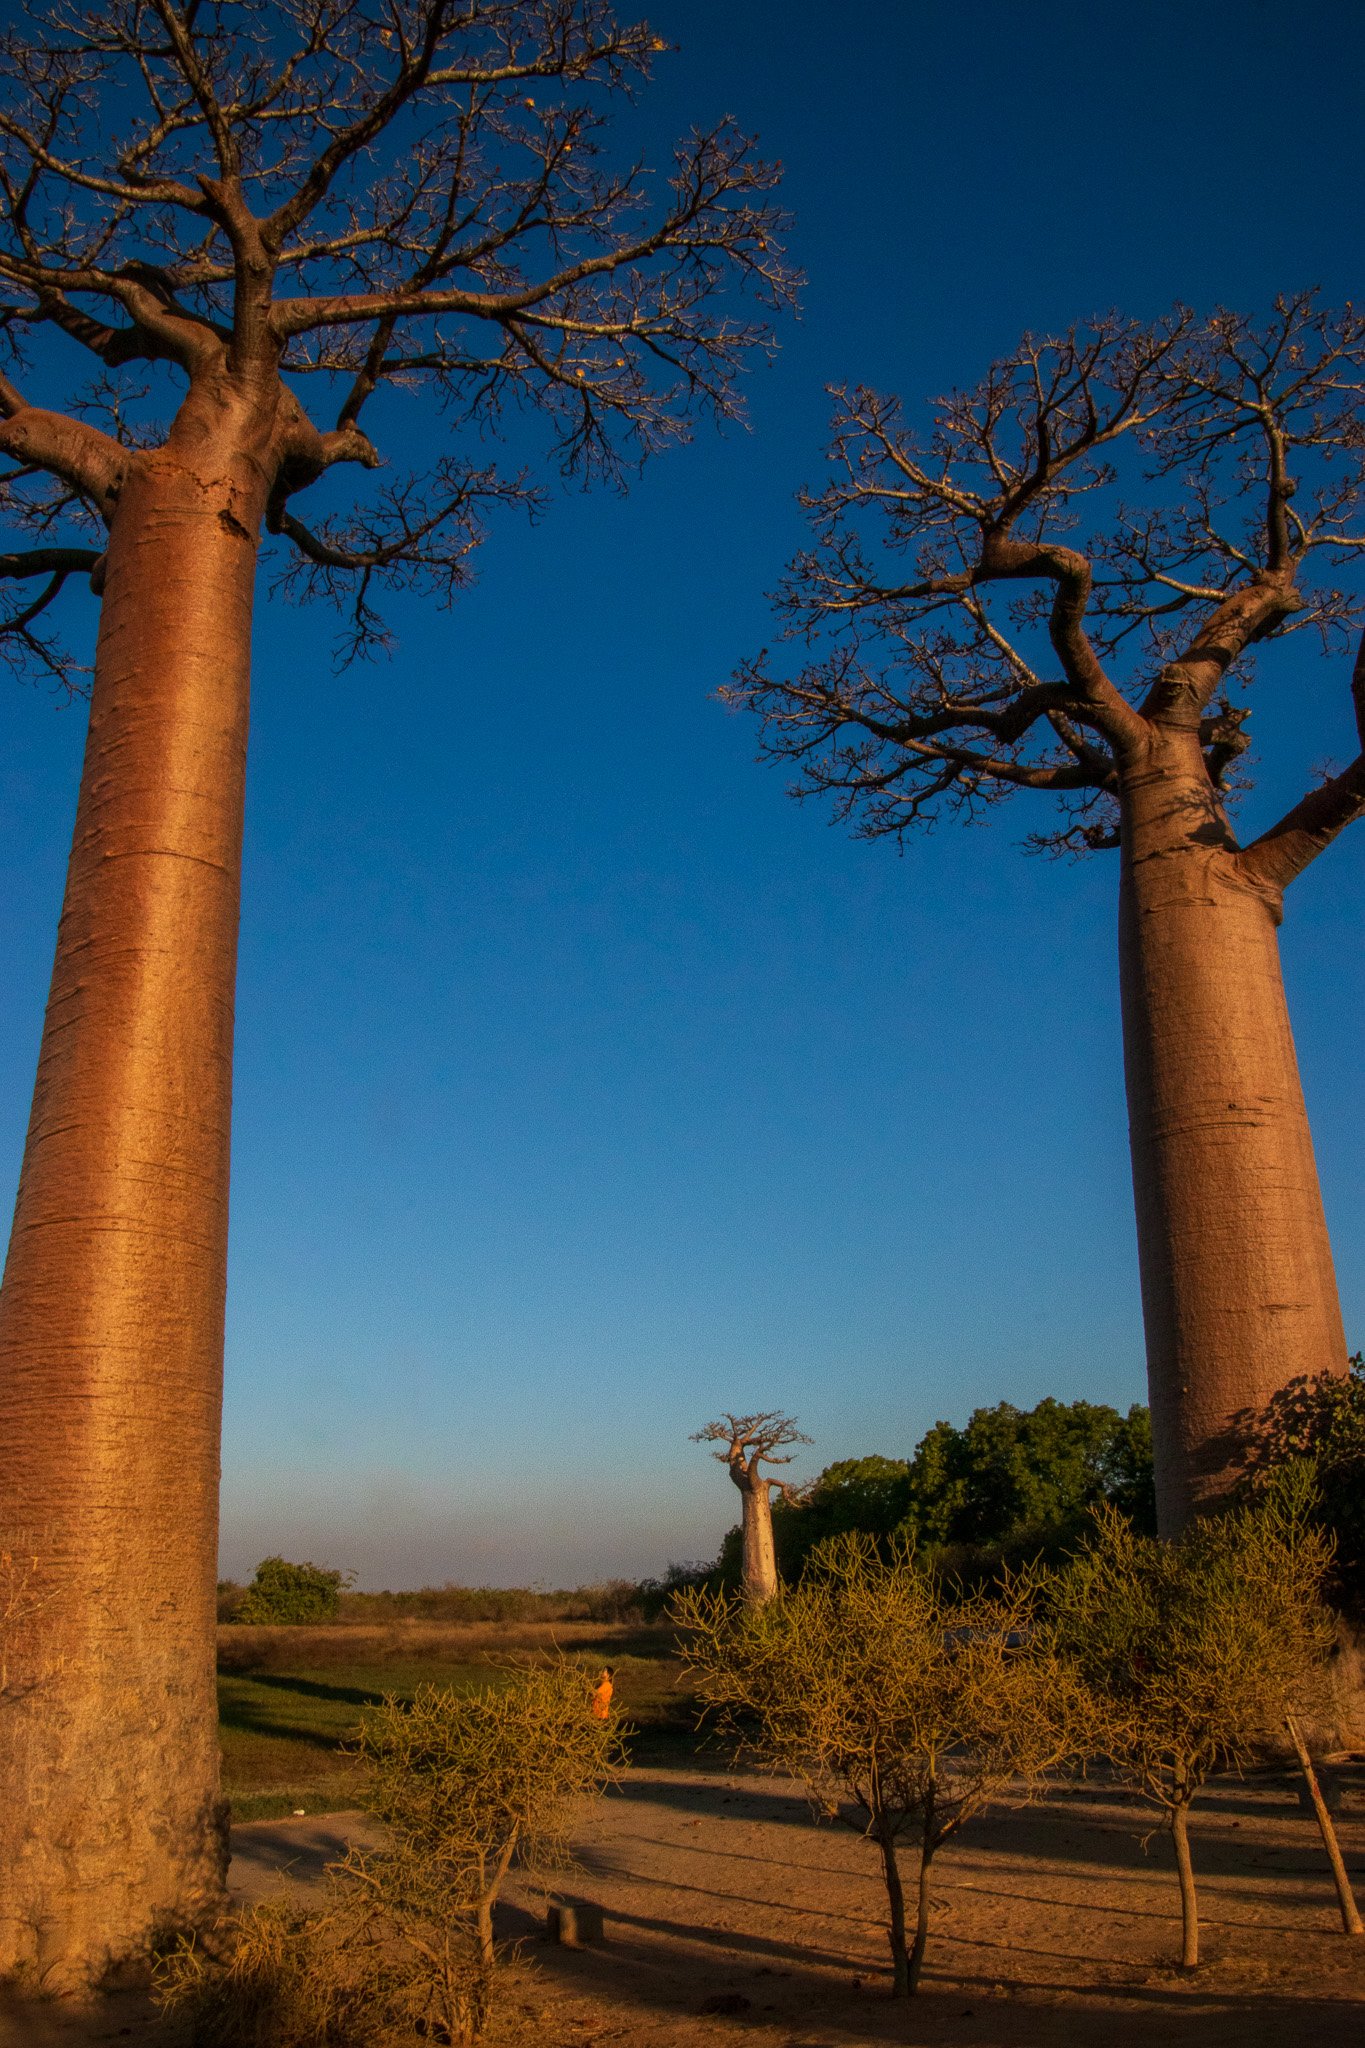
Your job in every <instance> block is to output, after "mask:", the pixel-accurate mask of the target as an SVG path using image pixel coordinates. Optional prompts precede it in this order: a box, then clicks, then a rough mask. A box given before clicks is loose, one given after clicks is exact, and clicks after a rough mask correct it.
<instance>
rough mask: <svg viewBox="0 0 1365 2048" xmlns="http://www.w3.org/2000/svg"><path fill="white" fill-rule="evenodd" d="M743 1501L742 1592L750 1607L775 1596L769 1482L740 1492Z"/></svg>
mask: <svg viewBox="0 0 1365 2048" xmlns="http://www.w3.org/2000/svg"><path fill="white" fill-rule="evenodd" d="M740 1493H741V1497H742V1499H743V1503H744V1506H743V1514H742V1534H743V1544H744V1564H743V1592H744V1598H745V1600H746V1601H748V1602H749V1604H750V1605H751V1606H761V1605H762V1603H763V1602H764V1601H766V1600H773V1599H775V1598H776V1597H777V1552H776V1550H775V1548H774V1545H773V1506H772V1496H771V1493H770V1491H769V1482H768V1481H767V1480H766V1479H759V1481H758V1483H757V1485H745V1486H743V1487H741V1489H740Z"/></svg>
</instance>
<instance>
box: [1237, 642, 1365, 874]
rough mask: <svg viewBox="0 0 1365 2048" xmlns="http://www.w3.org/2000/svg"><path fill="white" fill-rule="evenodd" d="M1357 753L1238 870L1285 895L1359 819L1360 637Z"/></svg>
mask: <svg viewBox="0 0 1365 2048" xmlns="http://www.w3.org/2000/svg"><path fill="white" fill-rule="evenodd" d="M1351 698H1352V702H1353V704H1354V707H1355V723H1356V736H1357V738H1358V739H1359V741H1360V749H1361V750H1360V752H1359V754H1357V756H1356V758H1355V760H1354V761H1352V763H1351V765H1350V766H1349V768H1344V769H1343V770H1342V772H1341V773H1340V774H1339V775H1334V776H1332V777H1331V778H1330V780H1328V781H1326V782H1323V783H1321V784H1320V785H1319V787H1318V788H1317V789H1313V790H1310V791H1309V792H1308V795H1307V796H1305V797H1304V798H1303V799H1302V801H1301V802H1299V803H1297V804H1295V805H1294V808H1293V809H1292V810H1291V811H1288V812H1286V814H1285V815H1284V817H1282V818H1281V819H1280V820H1279V822H1278V824H1275V825H1272V826H1271V827H1270V829H1269V830H1268V831H1266V832H1263V833H1262V834H1261V836H1260V838H1259V839H1254V840H1253V841H1252V843H1251V845H1250V846H1248V847H1247V848H1246V849H1245V851H1244V852H1242V853H1241V854H1239V855H1238V866H1239V867H1240V868H1241V869H1242V871H1243V873H1244V874H1246V875H1247V876H1249V877H1250V878H1252V879H1253V880H1255V881H1257V882H1262V883H1267V884H1269V885H1270V886H1271V887H1273V888H1277V889H1286V888H1288V886H1289V884H1290V883H1291V882H1292V881H1294V879H1295V878H1296V877H1297V876H1299V875H1301V874H1302V873H1303V871H1304V869H1305V868H1306V867H1307V866H1308V865H1309V863H1310V862H1311V861H1314V860H1316V859H1317V857H1318V855H1319V854H1320V853H1321V852H1322V851H1323V850H1324V848H1326V847H1328V846H1330V845H1331V843H1332V841H1333V840H1334V839H1335V838H1336V837H1337V835H1338V833H1340V832H1344V831H1345V829H1346V827H1347V826H1348V825H1353V824H1355V822H1356V821H1357V819H1359V818H1362V817H1365V635H1362V637H1361V642H1360V647H1359V649H1358V651H1357V654H1356V660H1355V668H1354V671H1353V673H1352V676H1351Z"/></svg>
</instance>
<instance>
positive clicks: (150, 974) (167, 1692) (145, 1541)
mask: <svg viewBox="0 0 1365 2048" xmlns="http://www.w3.org/2000/svg"><path fill="white" fill-rule="evenodd" d="M182 418H183V416H182ZM264 494H265V472H264V469H263V467H262V465H261V464H260V462H259V461H257V460H255V459H252V458H251V457H250V456H248V455H246V454H243V453H241V452H239V451H236V450H235V449H234V448H227V449H226V450H225V449H224V447H223V445H222V443H221V442H216V441H215V438H214V437H212V436H207V435H206V434H205V433H204V422H203V420H202V419H201V420H200V422H199V427H198V433H197V435H196V432H195V431H194V428H193V424H191V427H190V428H189V429H187V430H186V431H183V432H173V434H172V437H171V441H170V443H169V444H168V446H167V447H166V448H164V449H162V450H160V451H158V452H156V453H154V454H147V455H142V456H137V457H134V458H132V459H131V461H130V465H129V470H128V473H127V476H126V479H125V481H124V484H123V489H122V495H121V497H120V500H119V503H118V507H117V510H116V512H115V515H114V519H113V523H112V528H111V535H110V542H109V549H108V557H107V573H106V578H105V587H104V604H103V612H102V617H101V621H100V632H99V644H98V651H97V657H96V667H95V679H94V688H93V693H92V699H91V707H90V733H89V739H88V743H87V748H86V758H85V768H84V774H83V778H82V782H81V791H80V801H79V807H78V810H77V815H76V827H75V836H74V842H73V846H72V852H71V864H70V868H69V871H68V877H67V887H66V898H65V903H64V906H63V910H62V918H61V926H60V932H59V937H58V943H57V955H56V964H55V966H54V969H53V976H52V988H51V994H50V998H49V1002H48V1009H47V1020H46V1024H45V1027H44V1031H43V1039H42V1049H41V1054H40V1060H39V1068H38V1079H37V1086H36V1090H35V1094H34V1100H33V1111H32V1120H31V1123H30V1126H29V1134H28V1142H27V1146H26V1150H25V1154H24V1162H23V1172H22V1177H21V1180H20V1185H19V1196H18V1202H17V1206H16V1210H15V1218H14V1230H13V1236H12V1239H11V1243H10V1250H9V1258H8V1262H7V1265H6V1268H5V1277H4V1283H3V1289H2V1290H0V1525H2V1527H0V1533H3V1535H4V1536H6V1537H8V1536H10V1535H12V1534H17V1535H20V1536H21V1537H22V1538H23V1539H24V1540H25V1541H26V1542H27V1544H28V1545H30V1546H31V1548H32V1550H33V1553H34V1555H35V1556H36V1558H37V1560H38V1567H37V1569H38V1573H39V1576H40V1580H41V1592H42V1594H43V1602H42V1604H41V1605H37V1606H36V1607H34V1609H33V1611H32V1612H31V1614H30V1616H29V1618H28V1620H27V1621H26V1622H25V1623H24V1624H23V1627H24V1628H25V1630H26V1635H27V1640H26V1641H23V1642H22V1643H21V1645H20V1648H21V1650H22V1657H21V1660H20V1661H21V1663H22V1666H23V1669H24V1670H25V1672H26V1674H27V1678H26V1686H27V1690H26V1691H24V1693H23V1694H22V1696H20V1697H18V1698H16V1699H15V1700H14V1701H13V1702H12V1703H11V1704H10V1705H8V1706H7V1708H6V1709H5V1711H4V1715H3V1723H2V1731H3V1740H2V1741H0V1867H2V1869H3V1880H2V1883H3V1890H2V1892H0V1899H2V1900H3V1904H2V1905H0V1913H3V1921H2V1922H0V1970H4V1969H16V1968H18V1969H20V1970H23V1971H27V1972H32V1973H33V1974H34V1975H35V1976H37V1977H38V1978H39V1979H40V1980H41V1981H42V1982H44V1983H45V1984H47V1985H48V1986H58V1987H59V1986H62V1985H68V1984H75V1983H79V1982H81V1981H82V1980H84V1979H88V1978H89V1977H91V1976H94V1975H96V1974H98V1972H99V1971H100V1970H101V1968H102V1967H103V1966H104V1965H105V1963H106V1962H108V1961H109V1960H111V1959H116V1958H118V1957H120V1956H123V1955H126V1954H128V1953H129V1952H131V1951H134V1950H136V1948H137V1946H138V1944H139V1943H141V1942H145V1940H146V1937H147V1936H148V1935H149V1934H150V1933H152V1932H153V1930H154V1929H155V1928H157V1927H158V1926H166V1925H170V1924H174V1923H176V1922H179V1923H182V1924H184V1923H186V1922H192V1921H194V1920H196V1919H201V1918H202V1917H203V1915H204V1913H205V1911H206V1910H207V1909H208V1908H210V1907H211V1906H212V1904H213V1902H214V1900H215V1898H216V1897H217V1896H218V1895H219V1894H220V1893H221V1888H222V1882H223V1876H224V1867H225V1834H224V1824H223V1823H224V1817H223V1812H222V1809H221V1807H220V1802H219V1790H218V1751H217V1726H216V1714H215V1708H214V1627H213V1623H214V1582H215V1571H216V1540H217V1489H218V1424H219V1410H220V1404H221V1377H222V1340H223V1307H224V1289H225V1267H226V1253H227V1191H228V1136H229V1118H230V1109H231V1089H232V1073H231V1068H232V1016H233V983H234V977H235V970H236V949H237V917H238V892H239V872H240V852H241V833H242V801H243V771H244V766H245V756H246V737H247V702H248V675H249V641H250V630H251V602H252V584H253V573H254V569H255V556H256V538H257V534H258V531H259V525H260V519H261V515H262V509H263V500H264Z"/></svg>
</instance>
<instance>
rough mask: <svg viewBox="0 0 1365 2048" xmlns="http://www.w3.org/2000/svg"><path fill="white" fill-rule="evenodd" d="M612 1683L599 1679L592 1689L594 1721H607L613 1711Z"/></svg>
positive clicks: (607, 1679) (606, 1679) (605, 1679)
mask: <svg viewBox="0 0 1365 2048" xmlns="http://www.w3.org/2000/svg"><path fill="white" fill-rule="evenodd" d="M611 1695H612V1683H611V1680H610V1679H609V1678H599V1679H598V1681H597V1683H596V1685H595V1686H594V1687H593V1689H592V1717H593V1719H594V1721H605V1720H606V1718H607V1715H608V1714H609V1713H610V1711H611Z"/></svg>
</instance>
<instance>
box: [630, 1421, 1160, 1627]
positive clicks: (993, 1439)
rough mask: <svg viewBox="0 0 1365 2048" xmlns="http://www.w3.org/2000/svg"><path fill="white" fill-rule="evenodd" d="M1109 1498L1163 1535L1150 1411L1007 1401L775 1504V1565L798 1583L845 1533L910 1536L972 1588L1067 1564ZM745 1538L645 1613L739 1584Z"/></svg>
mask: <svg viewBox="0 0 1365 2048" xmlns="http://www.w3.org/2000/svg"><path fill="white" fill-rule="evenodd" d="M1101 1501H1108V1502H1110V1503H1112V1505H1113V1506H1115V1507H1117V1508H1119V1509H1120V1510H1121V1511H1122V1513H1124V1514H1125V1515H1127V1516H1128V1517H1129V1518H1130V1519H1131V1520H1132V1521H1133V1522H1134V1523H1135V1525H1136V1526H1137V1527H1138V1528H1139V1529H1140V1530H1142V1531H1143V1533H1152V1532H1154V1530H1155V1526H1156V1499H1155V1494H1154V1491H1153V1485H1152V1431H1151V1423H1150V1421H1149V1418H1148V1413H1147V1410H1146V1409H1145V1408H1143V1407H1140V1406H1137V1405H1134V1406H1133V1407H1132V1408H1130V1409H1129V1410H1128V1413H1127V1414H1126V1415H1121V1414H1120V1413H1119V1411H1118V1409H1117V1408H1109V1407H1106V1406H1104V1405H1103V1404H1099V1403H1095V1402H1091V1401H1071V1402H1064V1401H1054V1400H1051V1399H1049V1400H1045V1401H1040V1402H1039V1403H1038V1405H1037V1407H1036V1408H1027V1409H1020V1408H1016V1407H1014V1406H1013V1405H1012V1404H1011V1403H1010V1402H1008V1401H1001V1402H999V1403H998V1404H997V1405H996V1406H995V1407H994V1408H978V1409H977V1410H976V1411H975V1412H974V1414H972V1415H971V1416H970V1418H969V1419H968V1421H967V1422H966V1423H964V1424H963V1426H962V1427H961V1428H960V1429H959V1428H955V1427H954V1425H953V1424H952V1423H950V1422H936V1423H935V1424H934V1426H933V1428H932V1429H931V1430H930V1431H929V1432H928V1434H927V1435H925V1436H923V1437H922V1438H921V1439H920V1442H919V1444H918V1446H917V1448H916V1450H915V1453H914V1456H913V1457H911V1458H887V1457H881V1456H875V1455H874V1456H872V1457H866V1458H844V1459H841V1460H840V1461H839V1462H838V1463H837V1464H833V1465H827V1466H826V1467H825V1469H824V1471H823V1472H821V1473H820V1475H819V1477H818V1478H817V1479H815V1480H814V1481H813V1482H812V1483H811V1484H810V1486H809V1487H808V1488H807V1489H806V1491H805V1493H804V1495H803V1496H802V1498H801V1499H800V1501H799V1502H793V1503H789V1502H787V1501H785V1500H782V1499H778V1500H777V1501H775V1502H774V1503H773V1538H774V1542H775V1545H776V1549H777V1567H778V1571H779V1573H780V1575H781V1577H782V1578H783V1579H785V1580H787V1581H788V1582H789V1583H795V1582H796V1581H797V1580H799V1579H800V1577H801V1574H802V1571H803V1570H804V1568H805V1562H806V1559H807V1558H808V1557H809V1555H810V1553H811V1551H812V1550H814V1548H815V1546H816V1544H817V1543H820V1542H823V1541H824V1539H825V1538H826V1537H827V1536H837V1535H841V1534H842V1533H844V1532H845V1531H847V1530H856V1531H858V1532H859V1533H861V1534H863V1535H867V1536H871V1537H873V1538H874V1539H875V1540H876V1541H877V1542H878V1544H879V1545H881V1546H883V1547H884V1548H885V1547H888V1546H889V1543H890V1539H891V1538H892V1537H893V1536H896V1537H901V1538H907V1539H909V1540H910V1541H911V1542H912V1543H913V1544H914V1546H915V1549H916V1550H917V1551H918V1552H919V1553H920V1554H921V1555H927V1556H928V1557H930V1558H931V1559H932V1561H933V1562H934V1563H935V1564H937V1565H939V1566H941V1567H942V1568H943V1569H944V1570H945V1571H947V1572H949V1573H951V1574H952V1575H953V1576H955V1577H957V1578H960V1579H962V1580H964V1581H965V1582H969V1583H970V1582H982V1581H985V1580H989V1579H991V1578H994V1577H995V1576H996V1575H997V1573H998V1572H999V1570H1000V1568H1001V1566H1002V1565H1013V1564H1019V1563H1022V1562H1024V1560H1025V1559H1027V1558H1031V1557H1037V1556H1039V1555H1040V1554H1041V1555H1044V1556H1060V1555H1062V1554H1063V1553H1064V1552H1066V1551H1067V1550H1069V1549H1070V1548H1072V1547H1073V1545H1074V1543H1075V1541H1076V1540H1077V1538H1078V1537H1079V1535H1080V1533H1081V1530H1082V1528H1083V1527H1084V1525H1085V1521H1086V1517H1087V1516H1088V1514H1089V1513H1090V1510H1091V1509H1092V1508H1094V1507H1096V1506H1098V1505H1099V1503H1100V1502H1101ZM739 1568H740V1532H739V1529H738V1528H737V1527H736V1528H734V1529H732V1530H731V1531H730V1533H729V1535H728V1536H727V1537H726V1538H725V1541H724V1542H723V1543H722V1545H721V1548H720V1554H719V1556H718V1557H717V1558H716V1559H715V1561H714V1562H713V1563H710V1564H692V1565H670V1567H669V1569H668V1572H667V1573H666V1574H665V1576H664V1578H663V1579H661V1580H658V1581H651V1582H647V1583H646V1584H645V1585H644V1586H643V1587H642V1588H641V1600H642V1606H643V1608H644V1611H645V1613H646V1614H648V1613H650V1612H651V1611H654V1610H656V1609H658V1608H659V1607H662V1605H663V1604H664V1602H665V1601H666V1599H667V1598H668V1596H669V1595H670V1593H671V1592H672V1591H673V1590H674V1588H675V1587H678V1586H681V1585H694V1584H699V1583H709V1584H713V1585H720V1586H733V1585H737V1584H738V1583H739Z"/></svg>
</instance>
